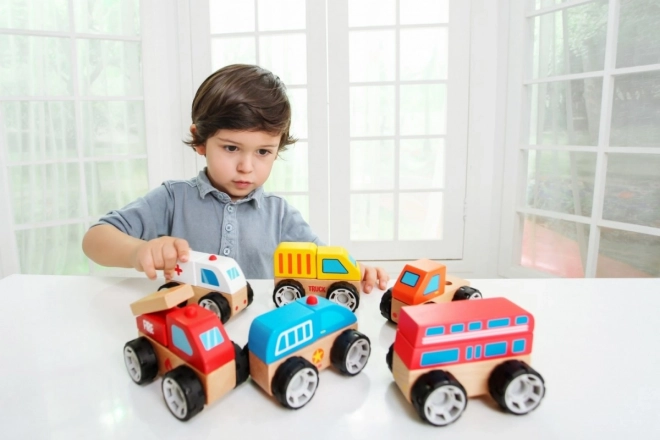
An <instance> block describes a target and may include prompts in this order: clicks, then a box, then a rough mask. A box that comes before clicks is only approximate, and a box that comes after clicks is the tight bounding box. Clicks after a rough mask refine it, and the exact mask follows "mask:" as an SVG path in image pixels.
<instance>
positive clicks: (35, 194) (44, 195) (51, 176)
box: [9, 163, 82, 225]
mask: <svg viewBox="0 0 660 440" xmlns="http://www.w3.org/2000/svg"><path fill="white" fill-rule="evenodd" d="M9 187H10V193H11V197H12V205H11V206H12V208H13V209H14V221H15V222H16V224H17V225H25V224H29V223H39V222H48V221H56V220H68V219H73V218H80V217H81V216H82V200H81V198H80V172H79V168H78V164H77V163H56V164H48V165H28V166H16V167H9Z"/></svg>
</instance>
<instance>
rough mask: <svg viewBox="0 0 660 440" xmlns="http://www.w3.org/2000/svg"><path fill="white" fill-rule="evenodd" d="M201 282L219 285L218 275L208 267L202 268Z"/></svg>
mask: <svg viewBox="0 0 660 440" xmlns="http://www.w3.org/2000/svg"><path fill="white" fill-rule="evenodd" d="M202 283H204V284H210V285H211V286H218V287H219V286H220V283H219V282H218V277H217V276H216V275H215V273H213V271H212V270H209V269H202Z"/></svg>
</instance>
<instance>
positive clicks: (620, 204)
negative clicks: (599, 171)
mask: <svg viewBox="0 0 660 440" xmlns="http://www.w3.org/2000/svg"><path fill="white" fill-rule="evenodd" d="M658 207H660V155H654V154H609V155H608V160H607V175H606V178H605V199H604V203H603V219H606V220H614V221H619V222H625V223H634V224H636V225H642V226H651V227H654V228H660V209H658Z"/></svg>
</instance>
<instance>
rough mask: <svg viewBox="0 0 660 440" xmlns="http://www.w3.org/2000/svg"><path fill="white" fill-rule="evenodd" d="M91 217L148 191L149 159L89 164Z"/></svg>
mask: <svg viewBox="0 0 660 440" xmlns="http://www.w3.org/2000/svg"><path fill="white" fill-rule="evenodd" d="M85 175H86V176H85V177H86V181H87V199H88V203H89V215H90V216H93V217H100V216H101V215H103V214H105V213H107V212H109V211H111V210H113V209H117V208H118V207H120V206H125V205H127V204H128V203H130V202H132V201H133V200H135V199H137V198H138V197H141V196H143V195H144V194H145V193H146V192H147V191H148V190H149V185H148V182H147V160H146V159H133V160H125V161H108V162H88V163H86V164H85Z"/></svg>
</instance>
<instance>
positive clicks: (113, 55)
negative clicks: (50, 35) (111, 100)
mask: <svg viewBox="0 0 660 440" xmlns="http://www.w3.org/2000/svg"><path fill="white" fill-rule="evenodd" d="M140 66H141V54H140V43H132V42H124V41H108V40H82V39H80V40H78V72H79V76H80V93H81V94H83V95H87V96H140V95H142V72H141V69H140Z"/></svg>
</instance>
